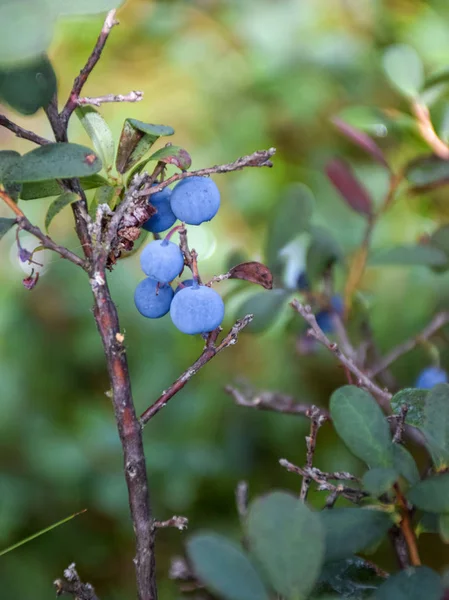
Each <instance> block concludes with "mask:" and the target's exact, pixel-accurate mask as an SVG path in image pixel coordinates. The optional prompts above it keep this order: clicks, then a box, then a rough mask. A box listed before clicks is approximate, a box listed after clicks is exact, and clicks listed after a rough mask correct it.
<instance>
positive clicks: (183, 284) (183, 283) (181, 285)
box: [175, 279, 195, 294]
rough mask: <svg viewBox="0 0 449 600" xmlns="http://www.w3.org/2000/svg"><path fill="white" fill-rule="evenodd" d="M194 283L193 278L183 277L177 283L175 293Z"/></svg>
mask: <svg viewBox="0 0 449 600" xmlns="http://www.w3.org/2000/svg"><path fill="white" fill-rule="evenodd" d="M194 283H195V280H194V279H184V281H181V282H180V283H179V285H178V287H177V288H176V289H175V294H177V293H178V292H179V290H182V289H184V288H185V287H192V285H193V284H194Z"/></svg>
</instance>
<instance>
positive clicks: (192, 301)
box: [170, 283, 224, 335]
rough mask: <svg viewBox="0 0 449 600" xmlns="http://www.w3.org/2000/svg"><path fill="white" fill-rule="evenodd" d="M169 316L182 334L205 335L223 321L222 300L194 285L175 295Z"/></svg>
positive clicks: (211, 291) (215, 294) (207, 289)
mask: <svg viewBox="0 0 449 600" xmlns="http://www.w3.org/2000/svg"><path fill="white" fill-rule="evenodd" d="M170 316H171V320H172V321H173V324H174V325H175V327H177V328H178V329H179V331H182V332H183V333H188V334H190V335H194V334H195V333H207V332H209V331H212V330H213V329H216V328H217V327H218V326H219V325H220V324H221V322H222V321H223V317H224V304H223V300H222V299H221V296H220V294H217V292H216V291H215V290H213V289H211V288H209V287H206V286H205V285H198V284H197V283H194V285H192V286H191V287H185V288H183V289H182V290H179V292H178V293H177V294H176V295H175V297H174V298H173V301H172V303H171V306H170Z"/></svg>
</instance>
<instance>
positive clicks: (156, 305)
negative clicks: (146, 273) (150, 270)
mask: <svg viewBox="0 0 449 600" xmlns="http://www.w3.org/2000/svg"><path fill="white" fill-rule="evenodd" d="M172 298H173V290H172V288H171V287H170V286H169V285H167V284H162V285H161V284H159V286H158V283H157V281H155V280H154V279H150V278H149V277H148V278H147V279H144V280H143V281H141V282H140V283H139V285H138V286H137V287H136V291H135V292H134V302H135V304H136V308H137V310H138V311H139V312H140V314H141V315H143V316H144V317H148V318H149V319H159V317H163V316H164V315H166V314H167V313H168V311H169V310H170V304H171V301H172Z"/></svg>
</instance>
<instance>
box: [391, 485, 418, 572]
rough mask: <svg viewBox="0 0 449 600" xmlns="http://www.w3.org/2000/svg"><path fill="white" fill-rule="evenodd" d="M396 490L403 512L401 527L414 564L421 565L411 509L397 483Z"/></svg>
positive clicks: (415, 565)
mask: <svg viewBox="0 0 449 600" xmlns="http://www.w3.org/2000/svg"><path fill="white" fill-rule="evenodd" d="M394 491H395V492H396V501H397V503H398V505H399V508H400V512H401V517H402V518H401V523H400V527H401V530H402V534H403V536H404V538H405V542H406V544H407V549H408V554H409V557H410V562H411V564H412V566H414V567H419V566H420V565H421V559H420V557H419V552H418V545H417V542H416V534H415V530H414V529H413V525H412V521H411V518H410V511H409V509H408V505H407V500H406V499H405V497H404V495H403V493H402V492H401V489H400V487H399V485H398V484H397V483H395V484H394Z"/></svg>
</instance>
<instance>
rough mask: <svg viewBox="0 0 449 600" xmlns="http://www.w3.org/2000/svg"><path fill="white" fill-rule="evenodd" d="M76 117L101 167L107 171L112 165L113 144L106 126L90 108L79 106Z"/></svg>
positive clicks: (99, 116)
mask: <svg viewBox="0 0 449 600" xmlns="http://www.w3.org/2000/svg"><path fill="white" fill-rule="evenodd" d="M75 112H76V115H77V117H78V118H79V120H80V121H81V125H82V126H83V127H84V129H85V130H86V133H87V135H88V136H89V137H90V139H91V140H92V143H93V145H94V147H95V150H96V151H97V153H98V155H99V156H100V158H101V161H102V163H103V166H104V167H105V168H106V169H108V168H110V167H112V165H113V164H114V157H115V143H114V138H113V137H112V132H111V130H110V129H109V126H108V124H107V123H106V121H105V120H104V119H103V117H102V116H101V115H100V113H99V112H98V111H96V110H95V109H94V108H93V107H92V106H79V107H78V108H77V109H76V111H75Z"/></svg>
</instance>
